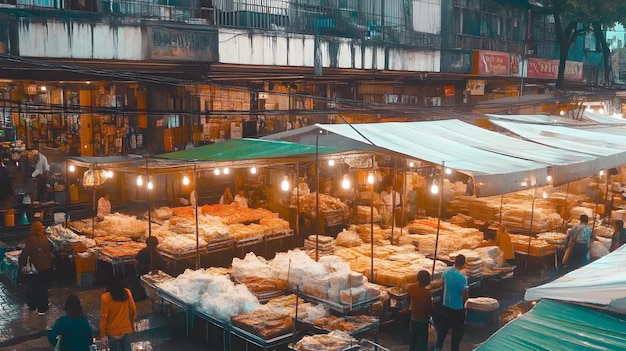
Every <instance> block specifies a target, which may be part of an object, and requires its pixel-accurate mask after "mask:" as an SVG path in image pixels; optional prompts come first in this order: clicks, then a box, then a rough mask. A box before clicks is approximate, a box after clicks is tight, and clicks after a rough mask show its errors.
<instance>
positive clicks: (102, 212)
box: [98, 191, 111, 219]
mask: <svg viewBox="0 0 626 351" xmlns="http://www.w3.org/2000/svg"><path fill="white" fill-rule="evenodd" d="M110 213H111V195H110V194H109V192H108V191H105V192H104V194H102V196H101V197H100V198H99V199H98V218H99V219H104V216H106V215H108V214H110Z"/></svg>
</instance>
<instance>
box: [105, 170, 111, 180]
mask: <svg viewBox="0 0 626 351" xmlns="http://www.w3.org/2000/svg"><path fill="white" fill-rule="evenodd" d="M105 174H106V177H107V178H109V179H111V178H113V171H106V172H105Z"/></svg>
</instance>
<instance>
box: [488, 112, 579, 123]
mask: <svg viewBox="0 0 626 351" xmlns="http://www.w3.org/2000/svg"><path fill="white" fill-rule="evenodd" d="M485 116H487V118H489V119H490V120H502V121H509V122H520V123H532V124H553V125H572V126H576V125H589V124H591V123H589V122H582V121H580V120H576V119H571V118H565V117H559V116H548V115H496V114H486V115H485Z"/></svg>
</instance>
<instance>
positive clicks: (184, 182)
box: [183, 174, 189, 185]
mask: <svg viewBox="0 0 626 351" xmlns="http://www.w3.org/2000/svg"><path fill="white" fill-rule="evenodd" d="M183 185H189V177H188V176H187V175H186V174H185V175H184V176H183Z"/></svg>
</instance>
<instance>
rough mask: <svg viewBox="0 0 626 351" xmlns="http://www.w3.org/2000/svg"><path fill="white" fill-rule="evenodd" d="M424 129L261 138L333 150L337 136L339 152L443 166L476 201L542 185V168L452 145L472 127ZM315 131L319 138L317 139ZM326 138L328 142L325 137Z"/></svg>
mask: <svg viewBox="0 0 626 351" xmlns="http://www.w3.org/2000/svg"><path fill="white" fill-rule="evenodd" d="M453 123H454V122H453ZM429 124H432V125H433V127H432V128H435V127H434V125H435V124H436V123H435V122H405V123H369V124H356V125H348V124H316V125H314V126H309V127H305V128H300V129H297V130H292V131H288V132H284V133H278V134H274V135H271V136H268V137H266V138H271V139H280V140H282V139H289V140H293V141H297V142H308V143H310V142H312V141H314V140H315V137H312V136H319V142H320V144H321V145H330V144H329V143H333V144H332V145H336V144H337V136H340V137H341V138H342V139H349V140H351V141H352V142H351V143H347V142H345V140H342V146H341V147H342V148H344V149H347V148H350V147H351V148H353V149H362V150H363V149H371V148H372V144H373V145H374V146H375V147H376V149H378V150H379V151H380V150H387V151H389V152H393V153H397V154H400V155H404V156H406V157H408V158H414V159H419V160H424V161H427V162H430V163H433V164H439V165H440V164H442V163H443V162H445V165H446V167H449V168H451V169H454V170H457V171H459V172H463V173H466V174H468V175H471V176H472V177H474V182H475V184H476V189H477V190H478V196H491V195H497V194H501V193H508V192H514V191H520V190H526V189H528V187H526V186H524V182H526V184H530V185H537V186H542V185H546V184H547V180H546V178H547V174H548V171H547V166H548V165H547V164H544V163H539V162H535V161H531V160H525V159H520V158H516V157H510V156H507V155H503V154H500V153H494V152H491V151H486V150H483V149H480V148H477V147H472V146H468V145H466V144H464V143H463V142H459V141H457V140H455V139H457V138H456V136H455V135H458V133H461V134H463V133H468V134H471V133H472V132H473V131H476V130H475V129H478V127H474V126H472V125H469V124H465V123H462V122H457V123H455V128H457V129H458V130H457V131H456V132H455V133H457V134H452V132H450V133H448V134H444V131H446V128H452V127H453V126H452V124H449V125H447V126H444V127H437V129H438V132H437V133H434V132H433V131H432V130H427V128H428V127H427V126H428V125H429ZM320 131H322V132H323V134H321V135H320V134H319V133H320ZM357 131H358V132H357ZM488 133H489V132H488ZM328 134H331V138H332V139H330V138H328V137H327V135H328ZM493 134H494V135H498V134H497V133H493ZM499 137H500V136H499V135H498V138H499ZM503 147H505V145H503Z"/></svg>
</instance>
